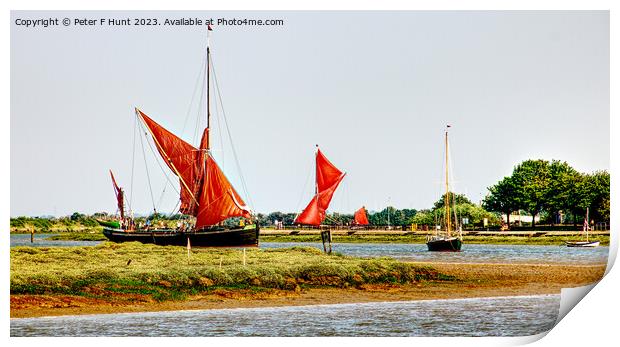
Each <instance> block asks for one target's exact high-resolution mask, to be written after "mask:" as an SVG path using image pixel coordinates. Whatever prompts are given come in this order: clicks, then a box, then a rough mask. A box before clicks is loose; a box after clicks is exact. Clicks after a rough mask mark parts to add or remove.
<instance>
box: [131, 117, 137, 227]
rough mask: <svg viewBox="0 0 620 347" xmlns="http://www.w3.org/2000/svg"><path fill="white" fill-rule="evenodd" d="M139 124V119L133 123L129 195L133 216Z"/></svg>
mask: <svg viewBox="0 0 620 347" xmlns="http://www.w3.org/2000/svg"><path fill="white" fill-rule="evenodd" d="M137 124H138V118H137V117H136V119H134V123H133V149H132V152H131V181H130V187H129V190H130V193H129V211H130V215H131V216H133V172H134V167H135V166H136V165H135V157H136V129H137V128H138V127H137Z"/></svg>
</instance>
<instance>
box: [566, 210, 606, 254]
mask: <svg viewBox="0 0 620 347" xmlns="http://www.w3.org/2000/svg"><path fill="white" fill-rule="evenodd" d="M589 218H590V208H589V207H588V208H586V216H585V218H584V220H583V232H584V233H585V234H586V240H585V241H566V246H567V247H598V246H599V245H600V243H601V242H600V241H590V223H589V222H588V219H589Z"/></svg>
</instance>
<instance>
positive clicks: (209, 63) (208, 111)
mask: <svg viewBox="0 0 620 347" xmlns="http://www.w3.org/2000/svg"><path fill="white" fill-rule="evenodd" d="M210 36H211V26H210V25H209V26H207V69H206V76H205V79H206V83H207V90H206V93H207V104H206V106H207V150H209V149H210V148H211V141H210V137H211V134H209V128H210V126H211V107H210V100H209V96H210V93H209V80H210V75H211V50H210V49H209V45H210Z"/></svg>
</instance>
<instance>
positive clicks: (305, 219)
mask: <svg viewBox="0 0 620 347" xmlns="http://www.w3.org/2000/svg"><path fill="white" fill-rule="evenodd" d="M323 219H325V210H321V209H320V208H319V199H318V194H317V195H315V196H314V197H313V198H312V200H310V203H309V204H308V206H306V208H305V209H304V210H303V211H302V212H301V214H299V216H297V218H295V223H296V224H305V225H321V222H322V221H323Z"/></svg>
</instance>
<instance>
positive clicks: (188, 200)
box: [138, 110, 251, 229]
mask: <svg viewBox="0 0 620 347" xmlns="http://www.w3.org/2000/svg"><path fill="white" fill-rule="evenodd" d="M138 114H139V116H140V117H141V119H142V120H143V121H144V123H145V125H146V126H147V127H148V128H149V130H150V132H151V135H152V137H153V140H154V142H155V144H156V145H157V150H158V151H159V154H160V155H161V156H162V158H163V159H164V161H165V162H166V164H167V165H168V167H169V168H170V169H171V170H172V171H173V172H174V173H175V174H176V175H177V176H178V177H179V180H180V182H181V212H182V213H185V214H190V215H193V216H195V217H196V228H197V229H199V228H202V227H205V226H211V225H215V224H217V223H219V222H221V221H223V220H225V219H227V218H230V217H245V218H251V215H250V211H249V209H248V208H247V207H246V206H245V202H243V200H242V199H241V197H240V196H239V194H238V193H237V192H236V191H235V189H234V188H233V187H232V185H231V184H230V182H229V181H228V179H227V178H226V176H225V175H224V173H223V172H222V170H221V169H220V168H219V166H218V165H217V163H216V162H215V160H214V159H213V157H212V156H211V154H209V151H208V149H207V146H208V137H209V129H208V128H207V129H205V130H204V132H203V135H202V139H201V141H200V149H196V148H194V147H193V146H192V145H190V144H188V143H187V142H185V141H183V140H181V139H180V138H179V137H177V136H176V135H174V134H172V133H171V132H169V131H168V130H166V129H164V128H163V127H162V126H160V125H159V124H157V123H156V122H155V121H153V120H152V119H150V118H149V117H148V116H146V115H145V114H144V113H143V112H141V111H140V110H138Z"/></svg>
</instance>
